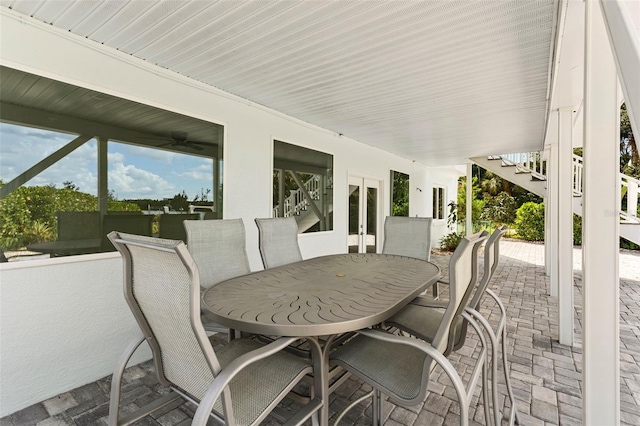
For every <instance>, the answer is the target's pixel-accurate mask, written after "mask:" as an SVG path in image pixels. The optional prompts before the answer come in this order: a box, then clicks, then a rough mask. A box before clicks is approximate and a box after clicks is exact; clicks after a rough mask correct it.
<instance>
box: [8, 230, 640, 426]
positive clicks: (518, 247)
mask: <svg viewBox="0 0 640 426" xmlns="http://www.w3.org/2000/svg"><path fill="white" fill-rule="evenodd" d="M500 248H501V258H500V265H499V267H498V269H497V271H496V274H495V277H494V279H493V281H492V285H491V286H492V288H493V289H494V290H496V292H497V293H498V294H499V296H500V298H501V299H502V301H503V302H504V303H505V305H506V306H507V311H508V315H509V320H508V323H507V331H508V348H509V349H508V356H509V361H510V366H511V378H512V384H513V387H514V392H515V395H516V400H517V407H518V411H519V413H520V419H521V422H522V424H524V425H579V424H582V422H581V420H580V419H581V373H582V367H581V365H582V351H581V346H580V342H581V329H580V321H579V315H580V314H581V278H580V277H581V273H580V260H581V258H580V249H579V248H576V249H574V264H575V269H576V272H575V274H574V276H575V287H574V289H575V302H576V321H575V325H576V345H575V346H574V347H568V346H564V345H560V344H559V343H558V342H557V338H558V321H557V316H558V313H557V300H556V299H555V298H553V297H550V296H549V293H548V292H549V279H548V277H546V276H545V268H544V246H543V245H541V244H532V243H524V242H520V241H513V240H503V241H502V242H501V247H500ZM432 258H433V260H434V261H435V262H436V263H438V264H440V265H441V266H443V270H446V265H447V262H448V256H446V255H442V254H434V256H433V257H432ZM481 312H482V313H483V314H485V315H486V316H488V318H489V320H490V321H496V316H497V307H496V306H495V305H493V304H492V303H490V302H489V301H488V300H485V301H484V305H483V307H482V309H481ZM471 333H472V332H471ZM478 350H479V343H478V339H477V338H476V337H475V336H474V335H473V334H471V336H470V337H469V338H468V339H467V344H466V345H465V346H464V347H463V348H462V349H460V350H459V351H458V352H456V353H454V354H452V355H451V356H450V359H451V360H452V362H453V364H454V365H455V367H456V369H457V371H458V372H459V373H461V374H462V375H463V380H464V379H466V378H467V377H468V375H469V373H470V371H471V369H472V368H473V367H472V365H473V357H474V354H476V353H477V351H478ZM620 352H621V354H620V358H621V360H620V361H621V363H620V370H621V372H620V374H621V380H620V382H621V383H620V385H621V404H620V405H621V420H622V424H628V425H638V424H640V254H637V253H632V252H628V251H621V253H620ZM500 374H502V373H501V372H500ZM110 379H111V378H110V377H105V378H103V379H101V380H99V381H97V382H95V383H90V384H88V385H85V386H82V387H80V388H77V389H74V390H72V391H70V392H67V393H64V394H62V395H58V396H56V397H54V398H51V399H49V400H47V401H44V402H42V403H39V404H35V405H33V406H31V407H28V408H26V409H24V410H22V411H19V412H17V413H14V414H12V415H10V416H7V417H5V418H3V419H0V426H5V425H7V426H8V425H41V426H45V425H46V426H50V425H69V424H77V425H92V424H98V425H100V424H106V416H107V413H108V400H109V387H110ZM124 382H125V383H124V389H123V407H124V410H133V409H135V408H136V407H137V406H140V405H143V404H145V403H147V402H149V401H151V400H153V399H154V398H157V397H158V396H159V395H160V394H161V393H163V392H164V390H163V388H162V387H161V386H160V385H158V383H157V382H156V380H155V377H154V372H153V367H152V365H151V363H150V362H146V363H143V364H141V365H138V366H133V367H130V368H129V369H128V370H127V372H126V377H125V380H124ZM370 389H371V388H370V387H369V386H367V385H366V384H363V383H362V382H360V381H359V380H356V379H353V378H351V379H349V380H347V382H346V383H345V384H344V385H343V386H342V387H341V388H339V389H338V390H337V391H336V392H335V393H334V394H333V395H332V396H331V402H330V413H331V416H332V420H333V419H334V418H335V416H336V415H337V413H338V412H339V411H340V410H341V408H342V407H344V406H346V405H347V404H348V403H349V402H350V401H353V400H355V399H357V398H358V397H360V396H361V395H363V394H364V393H365V392H368V391H369V390H370ZM5 391H6V390H5ZM499 391H500V394H501V404H504V405H506V406H508V405H509V403H508V398H506V397H505V395H506V388H505V386H504V380H501V381H500V386H499ZM478 395H479V392H478V391H477V392H476V396H475V398H474V400H473V402H472V407H471V412H470V419H472V422H471V424H478V423H479V424H484V417H483V407H482V404H481V398H478ZM455 401H456V396H455V393H454V391H453V388H452V387H451V384H450V382H449V380H448V378H447V376H446V375H445V374H444V372H442V370H441V369H440V368H439V367H437V368H436V370H435V372H434V377H433V380H432V381H431V384H430V385H429V393H428V395H427V397H426V399H425V401H424V403H423V404H421V405H418V406H415V407H409V408H403V407H398V406H395V405H393V404H391V403H390V402H387V403H386V404H385V413H386V425H388V426H396V425H404V426H414V425H416V426H417V425H443V424H444V425H457V424H458V415H457V413H459V410H458V405H457V403H456V402H455ZM286 404H291V403H289V402H287V403H286ZM285 408H286V407H285ZM193 413H194V406H193V405H192V404H190V403H180V404H175V405H172V406H169V407H167V408H166V409H164V410H162V411H159V412H157V413H156V414H154V415H153V416H150V417H147V418H145V419H143V420H141V421H138V422H137V423H136V424H138V425H163V426H172V425H187V424H190V421H191V416H192V415H193ZM476 422H477V423H476ZM211 423H212V424H213V422H211ZM265 423H266V424H269V425H276V424H279V422H278V421H277V420H276V419H275V418H273V417H270V418H269V419H268V420H267V421H266V422H265ZM341 424H349V425H366V424H371V408H370V401H369V400H367V401H365V402H362V403H361V404H359V405H358V406H357V407H356V408H355V409H353V410H352V411H351V412H349V413H348V414H347V415H346V416H345V418H344V419H343V421H342V423H341Z"/></svg>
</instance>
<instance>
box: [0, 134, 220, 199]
mask: <svg viewBox="0 0 640 426" xmlns="http://www.w3.org/2000/svg"><path fill="white" fill-rule="evenodd" d="M76 137H77V135H75V134H65V133H57V132H52V131H48V130H40V129H35V128H30V127H24V126H17V125H12V124H7V123H0V179H2V181H3V182H4V183H7V182H9V181H10V180H12V179H13V178H15V177H16V176H18V175H20V174H21V173H23V172H24V171H26V170H27V169H28V168H29V167H31V166H33V165H34V164H36V163H38V162H39V161H41V160H42V159H44V158H46V157H47V156H48V155H50V154H51V153H53V152H55V151H56V150H58V149H59V148H61V147H62V146H64V145H65V144H67V143H69V142H70V141H72V140H73V139H74V138H76ZM107 146H108V162H109V169H108V170H109V172H108V173H109V175H108V176H109V177H108V186H109V190H110V191H113V192H114V193H115V196H116V197H117V199H119V200H125V199H137V198H151V199H163V198H172V197H173V196H174V195H176V194H178V193H181V192H182V190H184V191H185V192H186V193H187V196H188V199H189V200H193V198H194V197H195V196H196V195H199V194H200V193H201V191H202V190H204V191H205V192H206V190H207V189H210V190H211V189H212V187H213V182H212V179H213V178H212V175H213V160H211V159H208V158H203V157H198V156H193V155H186V154H178V153H174V152H169V151H163V150H159V149H149V148H142V147H138V146H134V145H127V144H123V143H117V142H109V143H108V145H107ZM97 156H98V152H97V142H96V140H95V139H91V140H90V141H88V142H86V143H85V144H83V145H82V146H80V147H79V148H78V149H76V150H75V151H73V152H72V153H71V154H70V155H69V156H67V157H66V158H63V159H62V160H60V161H59V162H57V163H55V164H53V165H52V166H51V167H49V168H48V169H46V170H44V171H43V172H42V173H40V174H39V175H37V176H36V177H34V178H33V179H31V180H30V181H29V182H27V183H26V185H27V186H36V185H49V184H53V185H55V186H56V187H57V188H62V187H64V185H63V182H66V181H72V182H73V183H74V184H75V185H76V186H77V187H79V188H80V191H82V192H86V193H88V194H92V195H96V194H97V185H98V179H97ZM209 199H211V198H209Z"/></svg>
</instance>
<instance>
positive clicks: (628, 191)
mask: <svg viewBox="0 0 640 426" xmlns="http://www.w3.org/2000/svg"><path fill="white" fill-rule="evenodd" d="M489 158H490V159H500V160H502V163H503V164H505V165H510V166H515V167H516V170H517V172H518V173H531V175H532V176H534V177H535V178H536V179H540V180H547V161H546V160H545V159H544V158H543V155H542V152H521V153H516V154H505V155H498V156H490V157H489ZM572 163H573V164H572V168H573V171H572V180H573V182H572V183H573V195H575V196H582V193H583V177H584V163H583V161H582V157H581V156H579V155H576V154H573V162H572ZM620 188H621V191H622V192H621V197H620V199H621V206H620V216H621V217H622V218H623V219H624V220H627V221H632V222H640V218H638V192H639V188H640V180H639V179H636V178H634V177H632V176H628V175H625V174H624V173H620ZM625 195H626V199H625V200H626V203H623V202H622V201H623V200H622V199H623V198H624V196H625Z"/></svg>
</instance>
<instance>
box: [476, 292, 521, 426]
mask: <svg viewBox="0 0 640 426" xmlns="http://www.w3.org/2000/svg"><path fill="white" fill-rule="evenodd" d="M485 291H486V292H487V293H488V294H489V295H490V296H491V297H492V298H493V300H495V302H496V303H497V304H498V307H499V308H500V312H501V318H500V323H499V324H498V329H497V333H496V335H494V339H495V340H496V343H495V344H496V345H497V343H498V340H499V339H502V370H503V372H504V380H505V384H506V386H507V394H508V395H509V400H510V401H511V412H510V413H509V425H513V424H515V423H518V424H519V425H520V424H521V423H520V418H519V416H518V409H517V407H516V399H515V396H514V394H513V388H512V387H511V377H510V376H511V374H510V373H509V364H508V362H507V325H506V322H507V311H506V309H505V307H504V304H503V303H502V300H500V298H499V297H498V295H497V294H496V293H494V292H493V291H492V290H491V289H486V290H485ZM492 332H493V331H492ZM492 344H493V341H492ZM496 352H497V350H496V351H494V358H495V357H497V354H496ZM493 363H494V366H493V372H494V376H493V377H494V379H493V381H494V386H495V387H497V380H498V379H497V377H498V364H497V360H496V361H495V362H493ZM495 398H496V399H497V397H495Z"/></svg>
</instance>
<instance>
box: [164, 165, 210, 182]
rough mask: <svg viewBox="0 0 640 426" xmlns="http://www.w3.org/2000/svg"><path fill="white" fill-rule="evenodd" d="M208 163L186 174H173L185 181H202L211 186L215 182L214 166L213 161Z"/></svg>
mask: <svg viewBox="0 0 640 426" xmlns="http://www.w3.org/2000/svg"><path fill="white" fill-rule="evenodd" d="M208 163H209V164H203V165H200V166H197V167H194V168H192V169H191V170H188V171H186V172H181V173H178V172H173V174H174V175H175V176H178V177H180V178H183V179H192V180H200V181H204V182H207V183H209V184H210V183H211V182H212V180H213V177H212V176H213V164H212V162H211V161H209V162H208Z"/></svg>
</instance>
